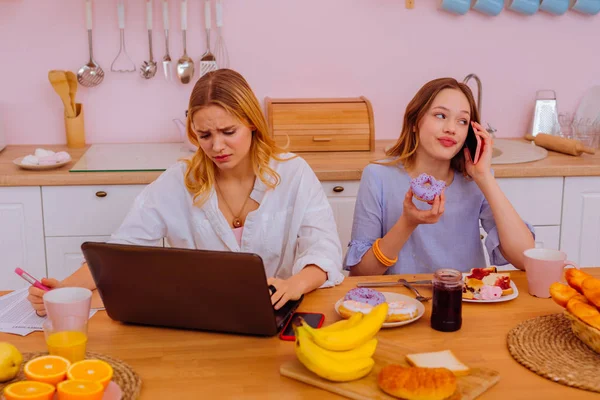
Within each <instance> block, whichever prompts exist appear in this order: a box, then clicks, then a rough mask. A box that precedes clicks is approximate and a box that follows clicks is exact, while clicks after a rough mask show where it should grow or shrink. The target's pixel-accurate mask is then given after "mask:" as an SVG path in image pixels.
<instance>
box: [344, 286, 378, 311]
mask: <svg viewBox="0 0 600 400" xmlns="http://www.w3.org/2000/svg"><path fill="white" fill-rule="evenodd" d="M345 300H354V301H358V302H360V303H365V304H369V305H371V306H373V307H375V306H378V305H379V304H382V303H385V297H384V296H383V294H381V293H380V292H378V291H377V290H373V289H369V288H354V289H350V290H349V291H348V293H346V296H345V297H344V301H345Z"/></svg>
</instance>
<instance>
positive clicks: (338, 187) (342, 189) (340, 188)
mask: <svg viewBox="0 0 600 400" xmlns="http://www.w3.org/2000/svg"><path fill="white" fill-rule="evenodd" d="M333 191H334V192H336V193H341V192H343V191H344V187H343V186H334V187H333Z"/></svg>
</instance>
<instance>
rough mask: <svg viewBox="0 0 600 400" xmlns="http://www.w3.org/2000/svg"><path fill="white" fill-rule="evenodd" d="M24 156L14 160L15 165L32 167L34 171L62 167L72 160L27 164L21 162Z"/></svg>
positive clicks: (26, 167)
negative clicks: (45, 163) (47, 163)
mask: <svg viewBox="0 0 600 400" xmlns="http://www.w3.org/2000/svg"><path fill="white" fill-rule="evenodd" d="M24 158H25V157H19V158H17V159H16V160H13V163H14V164H15V165H18V166H19V167H20V168H23V169H30V170H34V171H44V170H47V169H54V168H58V167H62V166H63V165H67V164H68V163H70V162H71V160H68V161H63V162H59V163H56V164H51V165H27V164H21V161H23V159H24Z"/></svg>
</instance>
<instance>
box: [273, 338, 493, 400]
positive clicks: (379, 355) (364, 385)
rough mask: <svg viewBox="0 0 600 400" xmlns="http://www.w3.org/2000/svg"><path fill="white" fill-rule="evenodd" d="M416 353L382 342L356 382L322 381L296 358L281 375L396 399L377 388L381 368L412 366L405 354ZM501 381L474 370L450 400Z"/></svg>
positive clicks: (466, 398) (469, 398) (365, 398)
mask: <svg viewBox="0 0 600 400" xmlns="http://www.w3.org/2000/svg"><path fill="white" fill-rule="evenodd" d="M409 353H412V352H411V351H410V350H409V349H407V348H405V347H402V346H400V345H397V344H395V343H394V342H393V341H391V340H389V339H379V343H378V345H377V351H375V355H374V356H373V358H374V359H375V367H374V368H373V370H372V371H371V373H370V374H369V375H367V376H366V377H364V378H362V379H359V380H356V381H352V382H342V383H340V382H330V381H328V380H326V379H322V378H320V377H318V376H317V375H315V374H313V373H312V372H311V371H309V370H308V369H306V368H305V367H304V365H302V364H300V362H299V361H298V360H297V359H295V358H294V360H291V361H288V362H286V363H284V364H282V365H281V367H280V369H279V372H280V373H281V375H283V376H287V377H289V378H292V379H296V380H299V381H301V382H304V383H308V384H309V385H313V386H316V387H319V388H321V389H325V390H328V391H330V392H333V393H336V394H339V395H342V396H346V397H348V398H350V399H356V400H370V399H391V400H393V399H395V398H394V397H392V396H390V395H388V394H386V393H384V392H383V391H381V390H380V389H379V387H378V386H377V375H378V374H379V371H380V370H381V368H383V367H384V366H385V365H388V364H400V365H405V366H408V364H407V363H406V361H405V357H404V356H405V355H406V354H409ZM499 380H500V374H499V373H498V372H497V371H494V370H492V369H489V368H473V367H472V369H471V373H470V374H469V375H467V376H460V377H458V389H457V391H456V393H454V395H453V396H452V397H450V398H449V400H458V399H461V400H473V399H475V398H477V397H478V396H479V395H481V394H482V393H483V392H485V391H486V390H488V389H489V388H491V387H492V386H494V385H495V384H496V383H497V382H498V381H499Z"/></svg>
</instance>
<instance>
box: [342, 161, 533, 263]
mask: <svg viewBox="0 0 600 400" xmlns="http://www.w3.org/2000/svg"><path fill="white" fill-rule="evenodd" d="M409 187H410V177H409V176H408V174H407V173H406V171H405V170H404V168H403V167H402V165H379V164H369V165H368V166H367V167H366V168H365V169H364V171H363V174H362V178H361V181H360V187H359V189H358V197H357V200H356V208H355V210H354V222H353V225H352V240H351V241H350V244H349V245H348V247H349V249H348V252H347V254H346V260H345V263H344V265H345V269H347V270H349V269H351V268H352V267H353V266H354V265H356V264H358V263H359V262H360V260H361V259H362V257H363V255H364V254H365V253H366V252H367V251H368V250H369V249H370V248H371V246H372V245H373V243H374V242H375V240H376V239H377V238H380V237H383V236H384V235H385V234H386V233H387V232H388V231H389V230H390V229H391V228H392V226H394V224H395V223H396V222H397V221H398V218H399V217H400V215H401V214H402V208H403V207H402V202H403V200H404V196H405V195H406V192H407V191H408V189H409ZM445 195H446V204H445V210H444V214H442V216H441V217H440V219H439V221H438V222H437V223H435V224H428V225H425V224H423V225H419V226H418V227H417V228H416V229H415V230H414V231H413V233H412V234H411V235H410V238H409V239H408V241H407V242H406V243H405V244H404V247H403V248H402V250H400V253H399V254H398V262H397V263H396V264H394V265H393V266H391V267H390V268H388V269H387V271H386V274H416V273H432V272H434V271H435V270H436V269H438V268H454V269H457V270H459V271H463V272H464V271H469V270H470V269H471V268H476V267H484V266H485V256H484V248H483V246H482V245H481V239H480V232H479V223H480V222H481V226H482V227H483V229H484V230H485V231H486V232H487V237H486V239H485V250H486V251H487V252H488V254H489V257H490V263H491V264H492V265H504V264H508V261H507V260H506V259H505V258H504V257H503V256H502V253H501V252H500V250H499V248H498V246H499V245H500V238H499V236H498V231H497V229H496V222H495V221H494V217H493V215H492V210H491V208H490V206H489V204H488V202H487V200H486V199H485V197H484V196H483V193H481V190H479V187H478V186H477V184H476V183H475V182H473V181H470V180H467V179H466V178H465V177H464V176H462V174H459V173H456V174H455V175H454V180H453V182H452V184H450V186H449V187H447V188H446V191H445ZM413 202H414V204H415V206H416V207H417V208H418V209H421V210H426V209H429V208H431V206H429V205H428V204H426V203H424V202H422V201H418V200H416V199H414V200H413ZM526 224H527V223H526ZM527 227H528V228H529V230H530V231H531V232H532V233H534V231H533V227H532V226H531V225H530V224H527Z"/></svg>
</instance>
